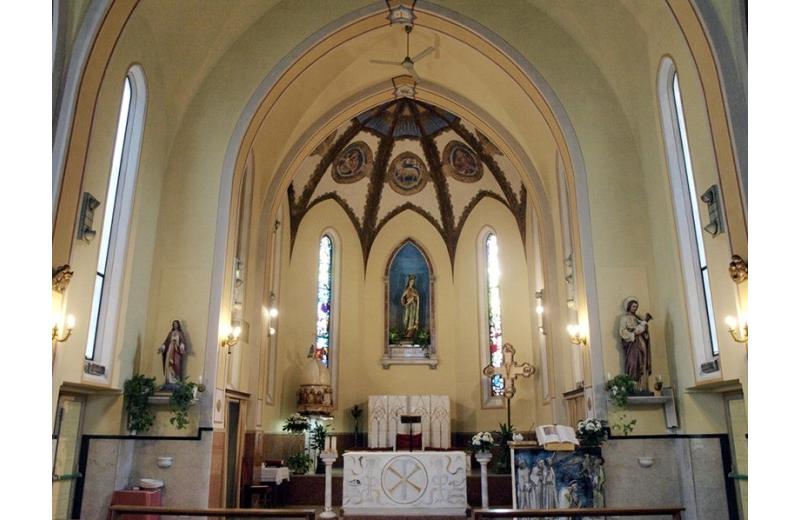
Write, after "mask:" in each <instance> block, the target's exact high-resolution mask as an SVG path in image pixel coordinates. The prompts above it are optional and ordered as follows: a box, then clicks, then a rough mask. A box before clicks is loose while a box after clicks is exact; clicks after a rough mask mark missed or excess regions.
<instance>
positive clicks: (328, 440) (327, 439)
mask: <svg viewBox="0 0 800 520" xmlns="http://www.w3.org/2000/svg"><path fill="white" fill-rule="evenodd" d="M325 451H331V438H330V437H325Z"/></svg>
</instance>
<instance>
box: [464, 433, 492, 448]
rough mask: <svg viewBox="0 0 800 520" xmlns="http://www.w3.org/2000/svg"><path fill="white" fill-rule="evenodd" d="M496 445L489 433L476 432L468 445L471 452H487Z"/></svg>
mask: <svg viewBox="0 0 800 520" xmlns="http://www.w3.org/2000/svg"><path fill="white" fill-rule="evenodd" d="M496 445H497V443H495V442H494V437H493V436H492V434H491V433H490V432H478V433H476V434H475V435H473V436H472V440H471V441H470V443H469V447H470V450H471V451H476V452H477V451H489V450H491V449H492V448H493V447H495V446H496Z"/></svg>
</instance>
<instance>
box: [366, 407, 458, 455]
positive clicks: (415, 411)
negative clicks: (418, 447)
mask: <svg viewBox="0 0 800 520" xmlns="http://www.w3.org/2000/svg"><path fill="white" fill-rule="evenodd" d="M367 414H368V432H369V447H370V448H395V447H396V446H397V434H398V433H401V434H406V433H408V425H404V424H401V423H400V416H401V415H419V416H420V417H422V422H421V423H420V424H415V425H412V430H411V432H412V433H420V432H421V433H422V448H423V449H425V448H437V449H449V448H450V398H449V397H448V396H446V395H371V396H369V404H368V407H367Z"/></svg>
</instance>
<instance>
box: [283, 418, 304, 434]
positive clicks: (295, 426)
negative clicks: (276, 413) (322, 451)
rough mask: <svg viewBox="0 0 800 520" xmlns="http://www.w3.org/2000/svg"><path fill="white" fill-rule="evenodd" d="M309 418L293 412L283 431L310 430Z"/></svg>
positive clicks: (284, 424) (299, 431)
mask: <svg viewBox="0 0 800 520" xmlns="http://www.w3.org/2000/svg"><path fill="white" fill-rule="evenodd" d="M308 426H309V424H308V419H307V418H305V417H304V416H302V415H300V414H299V413H293V414H292V415H290V416H289V417H287V419H286V422H284V423H283V431H285V432H289V433H303V432H304V431H306V430H308Z"/></svg>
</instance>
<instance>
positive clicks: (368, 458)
mask: <svg viewBox="0 0 800 520" xmlns="http://www.w3.org/2000/svg"><path fill="white" fill-rule="evenodd" d="M467 457H468V456H467V454H466V453H464V452H463V451H436V452H431V451H428V452H419V451H415V452H408V451H397V452H395V451H351V452H347V453H345V454H344V481H343V485H342V494H343V497H342V510H343V511H344V514H345V515H401V516H425V515H454V516H462V517H463V516H464V514H465V513H466V510H467V463H468V459H467Z"/></svg>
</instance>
